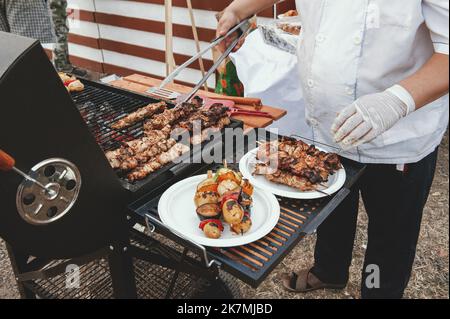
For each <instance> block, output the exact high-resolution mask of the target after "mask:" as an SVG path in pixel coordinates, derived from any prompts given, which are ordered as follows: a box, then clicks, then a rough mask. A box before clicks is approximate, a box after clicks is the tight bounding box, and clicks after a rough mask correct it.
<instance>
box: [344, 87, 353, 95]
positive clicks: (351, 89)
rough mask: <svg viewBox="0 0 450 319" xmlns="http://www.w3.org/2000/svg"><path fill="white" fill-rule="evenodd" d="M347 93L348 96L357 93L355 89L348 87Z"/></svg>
mask: <svg viewBox="0 0 450 319" xmlns="http://www.w3.org/2000/svg"><path fill="white" fill-rule="evenodd" d="M345 93H347V95H353V94H354V93H355V91H354V90H353V88H352V87H351V86H347V87H346V88H345Z"/></svg>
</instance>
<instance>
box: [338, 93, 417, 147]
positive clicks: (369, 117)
mask: <svg viewBox="0 0 450 319" xmlns="http://www.w3.org/2000/svg"><path fill="white" fill-rule="evenodd" d="M415 109H416V104H415V102H414V99H413V97H412V96H411V94H410V93H409V92H408V91H407V90H406V89H404V88H403V87H402V86H400V85H394V86H393V87H391V88H389V89H387V90H386V91H384V92H382V93H376V94H369V95H365V96H362V97H361V98H359V99H357V100H356V101H355V102H354V103H353V104H351V105H350V106H347V107H346V108H345V109H344V110H343V111H342V112H341V113H340V114H339V115H338V117H337V118H336V120H335V121H334V123H333V126H332V128H331V131H332V133H333V134H334V139H335V141H336V143H338V144H339V145H340V146H341V147H342V148H343V149H344V150H348V149H351V148H354V147H357V146H359V145H361V144H364V143H368V142H370V141H372V140H373V139H375V138H376V137H378V136H379V135H381V134H383V133H384V132H386V131H387V130H389V129H390V128H391V127H393V126H394V125H395V124H396V123H397V122H398V121H400V120H401V119H402V118H403V117H405V116H407V115H408V114H409V113H411V112H413V111H414V110H415Z"/></svg>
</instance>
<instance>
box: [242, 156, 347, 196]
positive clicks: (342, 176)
mask: <svg viewBox="0 0 450 319" xmlns="http://www.w3.org/2000/svg"><path fill="white" fill-rule="evenodd" d="M319 149H320V148H319ZM257 152H258V149H257V148H256V149H254V150H252V151H250V152H248V153H247V154H246V155H244V157H242V159H241V161H240V162H239V170H240V171H241V173H242V175H243V176H244V177H245V178H246V179H248V180H249V181H250V183H252V184H253V185H254V186H255V187H259V188H262V189H265V190H267V191H269V192H271V193H272V194H275V195H278V196H281V197H286V198H294V199H317V198H322V197H325V196H326V195H325V194H323V193H321V192H317V191H311V192H301V191H299V190H297V189H295V188H292V187H289V186H286V185H280V184H276V183H273V182H270V181H269V180H267V179H266V178H265V177H264V176H261V175H260V176H254V175H253V171H254V168H255V165H256V164H257V163H258V160H257V159H256V153H257ZM346 178H347V175H346V173H345V169H344V168H342V169H340V170H339V171H337V172H336V173H335V174H333V175H331V176H330V178H329V180H328V182H327V183H326V185H327V186H328V187H327V188H324V189H320V190H321V191H324V192H325V193H326V194H328V195H332V194H334V193H336V192H337V191H338V190H340V189H341V188H342V186H344V184H345V180H346Z"/></svg>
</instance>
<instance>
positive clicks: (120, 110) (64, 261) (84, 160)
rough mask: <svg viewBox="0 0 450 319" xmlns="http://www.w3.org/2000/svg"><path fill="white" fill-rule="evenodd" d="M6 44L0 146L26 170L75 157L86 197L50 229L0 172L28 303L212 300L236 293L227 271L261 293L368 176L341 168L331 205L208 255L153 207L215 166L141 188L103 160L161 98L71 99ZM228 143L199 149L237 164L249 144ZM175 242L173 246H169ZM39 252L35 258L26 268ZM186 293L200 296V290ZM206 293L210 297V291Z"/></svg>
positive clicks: (39, 57)
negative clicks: (132, 120)
mask: <svg viewBox="0 0 450 319" xmlns="http://www.w3.org/2000/svg"><path fill="white" fill-rule="evenodd" d="M4 43H9V45H8V48H7V50H5V51H2V52H0V94H1V96H2V98H1V100H0V101H1V103H2V106H4V105H3V104H6V107H4V108H3V111H2V118H0V122H1V123H0V136H1V139H0V148H2V149H4V150H5V151H7V152H9V153H11V154H12V155H13V156H15V157H16V158H17V161H18V162H17V165H18V166H19V167H21V168H23V169H28V168H31V167H33V166H34V165H35V164H36V163H37V162H39V161H42V160H45V159H48V158H53V157H58V158H62V159H66V160H69V161H70V162H72V163H73V164H74V165H75V166H76V167H77V168H78V169H79V171H80V174H81V179H82V185H81V188H80V193H79V196H78V199H77V200H76V203H75V204H74V206H73V207H72V208H71V209H70V210H69V211H68V212H67V214H65V215H62V216H61V218H59V219H58V220H56V221H54V222H53V223H50V224H47V225H44V226H43V225H31V224H29V223H27V222H26V221H25V220H24V219H22V218H21V217H20V216H19V214H18V213H17V208H16V190H17V188H18V186H19V185H22V184H23V183H24V182H23V181H22V180H21V179H20V178H19V177H18V176H16V175H15V174H13V173H11V172H8V173H2V172H0V180H1V183H0V205H1V206H2V208H3V209H4V211H3V212H2V216H1V222H0V235H1V236H2V237H3V238H4V239H5V240H6V241H7V242H8V244H9V245H10V248H9V250H10V255H11V258H12V260H13V266H14V270H15V274H16V277H17V278H18V281H19V283H20V285H19V287H20V288H21V291H22V296H24V297H33V296H35V295H38V296H40V297H45V298H67V297H68V298H71V297H72V298H73V297H85V298H108V297H113V296H114V297H137V296H139V297H141V298H149V297H151V298H160V297H180V298H189V297H194V296H212V295H214V293H213V292H211V287H213V290H214V291H215V292H216V294H217V292H218V291H223V292H224V293H225V294H222V295H220V294H219V296H224V295H225V296H229V297H232V296H235V294H232V293H229V292H230V289H229V287H231V286H232V284H228V285H226V286H227V287H228V290H227V289H225V288H224V287H225V286H224V285H223V280H222V279H223V278H224V276H225V275H224V273H222V272H221V271H220V269H222V270H224V271H226V272H228V273H231V274H233V275H234V276H235V277H237V278H239V279H241V280H243V281H244V282H246V283H248V284H250V285H252V286H253V287H257V286H258V285H259V284H260V283H261V282H262V281H263V280H264V279H265V278H266V277H267V276H268V274H269V273H270V272H271V271H272V270H273V269H274V267H276V265H277V264H279V263H280V262H281V261H282V259H283V258H284V257H285V256H286V255H287V254H288V253H289V252H290V251H291V250H292V249H293V248H294V247H295V245H296V244H297V243H298V242H299V241H300V240H301V239H302V238H304V236H305V235H307V234H310V233H312V232H314V230H315V229H317V227H318V226H319V225H320V224H321V223H322V222H323V220H325V219H326V218H327V217H328V216H329V214H331V213H332V211H333V210H334V209H335V208H336V207H337V206H338V205H339V203H341V202H342V201H343V200H344V199H345V198H346V196H347V195H348V193H349V189H350V187H351V186H352V185H353V184H354V183H355V181H356V180H357V179H358V177H359V175H360V174H361V173H362V171H363V169H364V167H362V166H355V164H354V163H353V162H346V161H344V163H343V164H344V166H345V168H346V171H347V181H346V184H345V186H344V187H343V188H342V189H341V190H340V191H339V192H338V193H336V194H335V195H333V196H330V197H328V198H325V199H321V200H310V201H302V200H287V199H282V198H278V200H279V202H280V206H281V218H280V221H279V223H278V225H277V226H276V227H275V229H274V230H273V231H272V232H271V233H270V234H269V235H267V236H266V237H264V238H262V239H261V240H259V241H257V242H254V243H251V244H249V245H245V246H241V247H234V248H226V249H225V248H224V249H213V248H205V247H202V246H200V245H198V244H196V243H193V242H191V241H189V240H187V239H185V238H183V237H182V236H180V235H177V234H176V233H175V232H173V231H171V230H170V229H169V228H168V227H166V226H165V225H164V224H162V223H161V221H160V220H159V217H158V211H157V204H158V201H159V198H160V196H161V195H162V193H163V192H164V191H165V190H166V189H167V188H168V187H170V186H171V185H173V184H174V183H176V182H177V181H179V180H182V179H183V178H186V177H189V176H193V175H197V174H204V173H205V172H206V171H207V170H210V169H213V170H214V169H216V168H217V166H218V165H217V164H204V163H203V164H202V163H200V164H189V163H180V164H175V163H173V164H169V165H167V166H166V167H164V168H163V169H161V170H159V171H157V172H156V173H154V174H152V175H150V176H148V177H147V178H146V179H145V180H143V181H141V182H138V183H130V182H128V181H127V180H126V179H125V178H124V177H121V176H120V175H119V176H118V175H117V172H114V171H113V170H112V168H111V167H110V165H109V163H108V161H107V160H106V158H105V156H104V152H106V151H109V150H112V149H115V148H118V147H120V146H121V145H122V143H123V142H125V141H129V140H132V139H135V138H138V137H140V136H142V134H143V132H142V129H141V127H142V123H138V124H136V125H134V126H132V127H130V128H128V129H125V130H114V129H112V128H111V127H110V125H111V123H113V122H114V121H116V120H117V119H119V118H121V117H123V116H124V115H126V114H128V113H130V112H132V111H134V110H136V109H138V108H140V107H142V106H145V105H147V104H149V103H154V102H157V101H156V100H154V99H152V98H150V97H148V96H143V95H140V94H136V93H132V92H129V91H126V90H122V89H118V88H114V87H111V86H108V85H105V84H101V83H97V82H92V81H89V80H82V82H83V83H84V85H85V90H84V91H83V92H80V93H74V94H72V95H71V96H70V95H69V94H68V93H67V91H66V89H65V88H64V86H63V85H62V83H61V81H60V79H59V77H58V76H57V74H56V73H55V71H54V70H53V68H52V66H51V64H50V63H49V61H48V59H47V57H46V56H45V53H44V52H43V50H42V48H41V47H40V46H39V44H38V43H37V42H33V41H31V40H29V39H25V38H21V37H16V36H12V35H9V34H5V33H1V32H0V45H1V46H2V48H3V47H5V46H4V45H3V44H4ZM2 50H3V49H2ZM31 69H33V77H32V78H30V77H29V74H30V70H31ZM36 77H37V78H41V77H42V79H45V80H43V81H39V80H36ZM24 88H26V92H27V94H24V93H23V90H24ZM12 106H14V107H12ZM171 107H172V106H171ZM80 115H81V116H80ZM238 127H239V128H242V123H241V122H238V121H232V124H231V128H238ZM224 135H225V134H224V132H222V140H220V141H217V140H213V141H205V142H204V143H202V147H201V149H202V150H207V151H208V150H209V151H210V150H212V149H213V148H214V147H216V146H217V145H218V144H217V143H222V144H221V146H222V150H229V149H232V150H233V151H232V153H230V154H224V158H226V159H227V160H228V162H229V163H235V162H236V161H233V159H234V158H235V157H236V155H237V154H243V153H245V152H246V151H247V149H246V148H247V147H248V146H247V145H244V146H243V147H244V149H242V148H241V146H238V144H237V143H234V142H233V144H234V145H233V147H231V148H230V147H225V146H229V145H225V143H224V138H223V137H224ZM267 137H270V138H273V136H270V135H269V134H267ZM227 142H229V141H228V140H227ZM196 152H198V150H197V149H194V148H193V149H192V150H191V154H190V156H191V157H195V156H196V155H198V154H196ZM231 165H233V164H231ZM30 174H31V175H33V174H35V172H30ZM52 178H53V177H52ZM25 184H26V183H25ZM130 203H131V204H130ZM136 229H137V230H136ZM155 233H158V235H156V234H155ZM161 236H162V237H161ZM169 239H170V240H172V241H173V242H175V246H176V248H171V247H169V246H168V245H167V243H166V242H165V241H166V240H169ZM31 255H33V256H35V257H37V258H34V259H33V260H30V259H29V257H30V256H31ZM71 263H73V264H77V265H81V267H80V272H81V274H82V275H83V276H86V278H90V279H89V281H88V284H87V286H86V283H85V285H84V286H83V287H81V288H80V290H79V291H78V292H77V291H75V292H74V291H70V294H69V292H65V290H64V280H63V279H64V272H65V271H66V268H65V267H67V265H70V264H71ZM95 273H98V277H95V275H93V274H95ZM83 276H82V278H83ZM228 282H229V283H231V282H230V281H229V279H228ZM149 286H151V287H152V289H153V290H152V289H150V288H148V287H149ZM157 287H161V288H157ZM187 287H189V288H193V287H198V291H196V292H194V291H189V289H188V288H187ZM205 287H206V288H205ZM208 287H209V289H210V290H209V292H208V293H204V291H205V289H208ZM161 290H164V292H161ZM183 291H184V292H185V294H183ZM202 291H203V295H202ZM226 291H228V295H227V294H226ZM188 292H189V293H188Z"/></svg>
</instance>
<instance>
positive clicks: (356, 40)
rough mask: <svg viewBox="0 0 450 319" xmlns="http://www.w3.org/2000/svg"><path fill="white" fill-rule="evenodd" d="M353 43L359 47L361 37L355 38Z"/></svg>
mask: <svg viewBox="0 0 450 319" xmlns="http://www.w3.org/2000/svg"><path fill="white" fill-rule="evenodd" d="M353 42H355V44H356V45H360V44H361V43H362V37H361V36H360V35H357V36H355V37H354V38H353Z"/></svg>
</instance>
